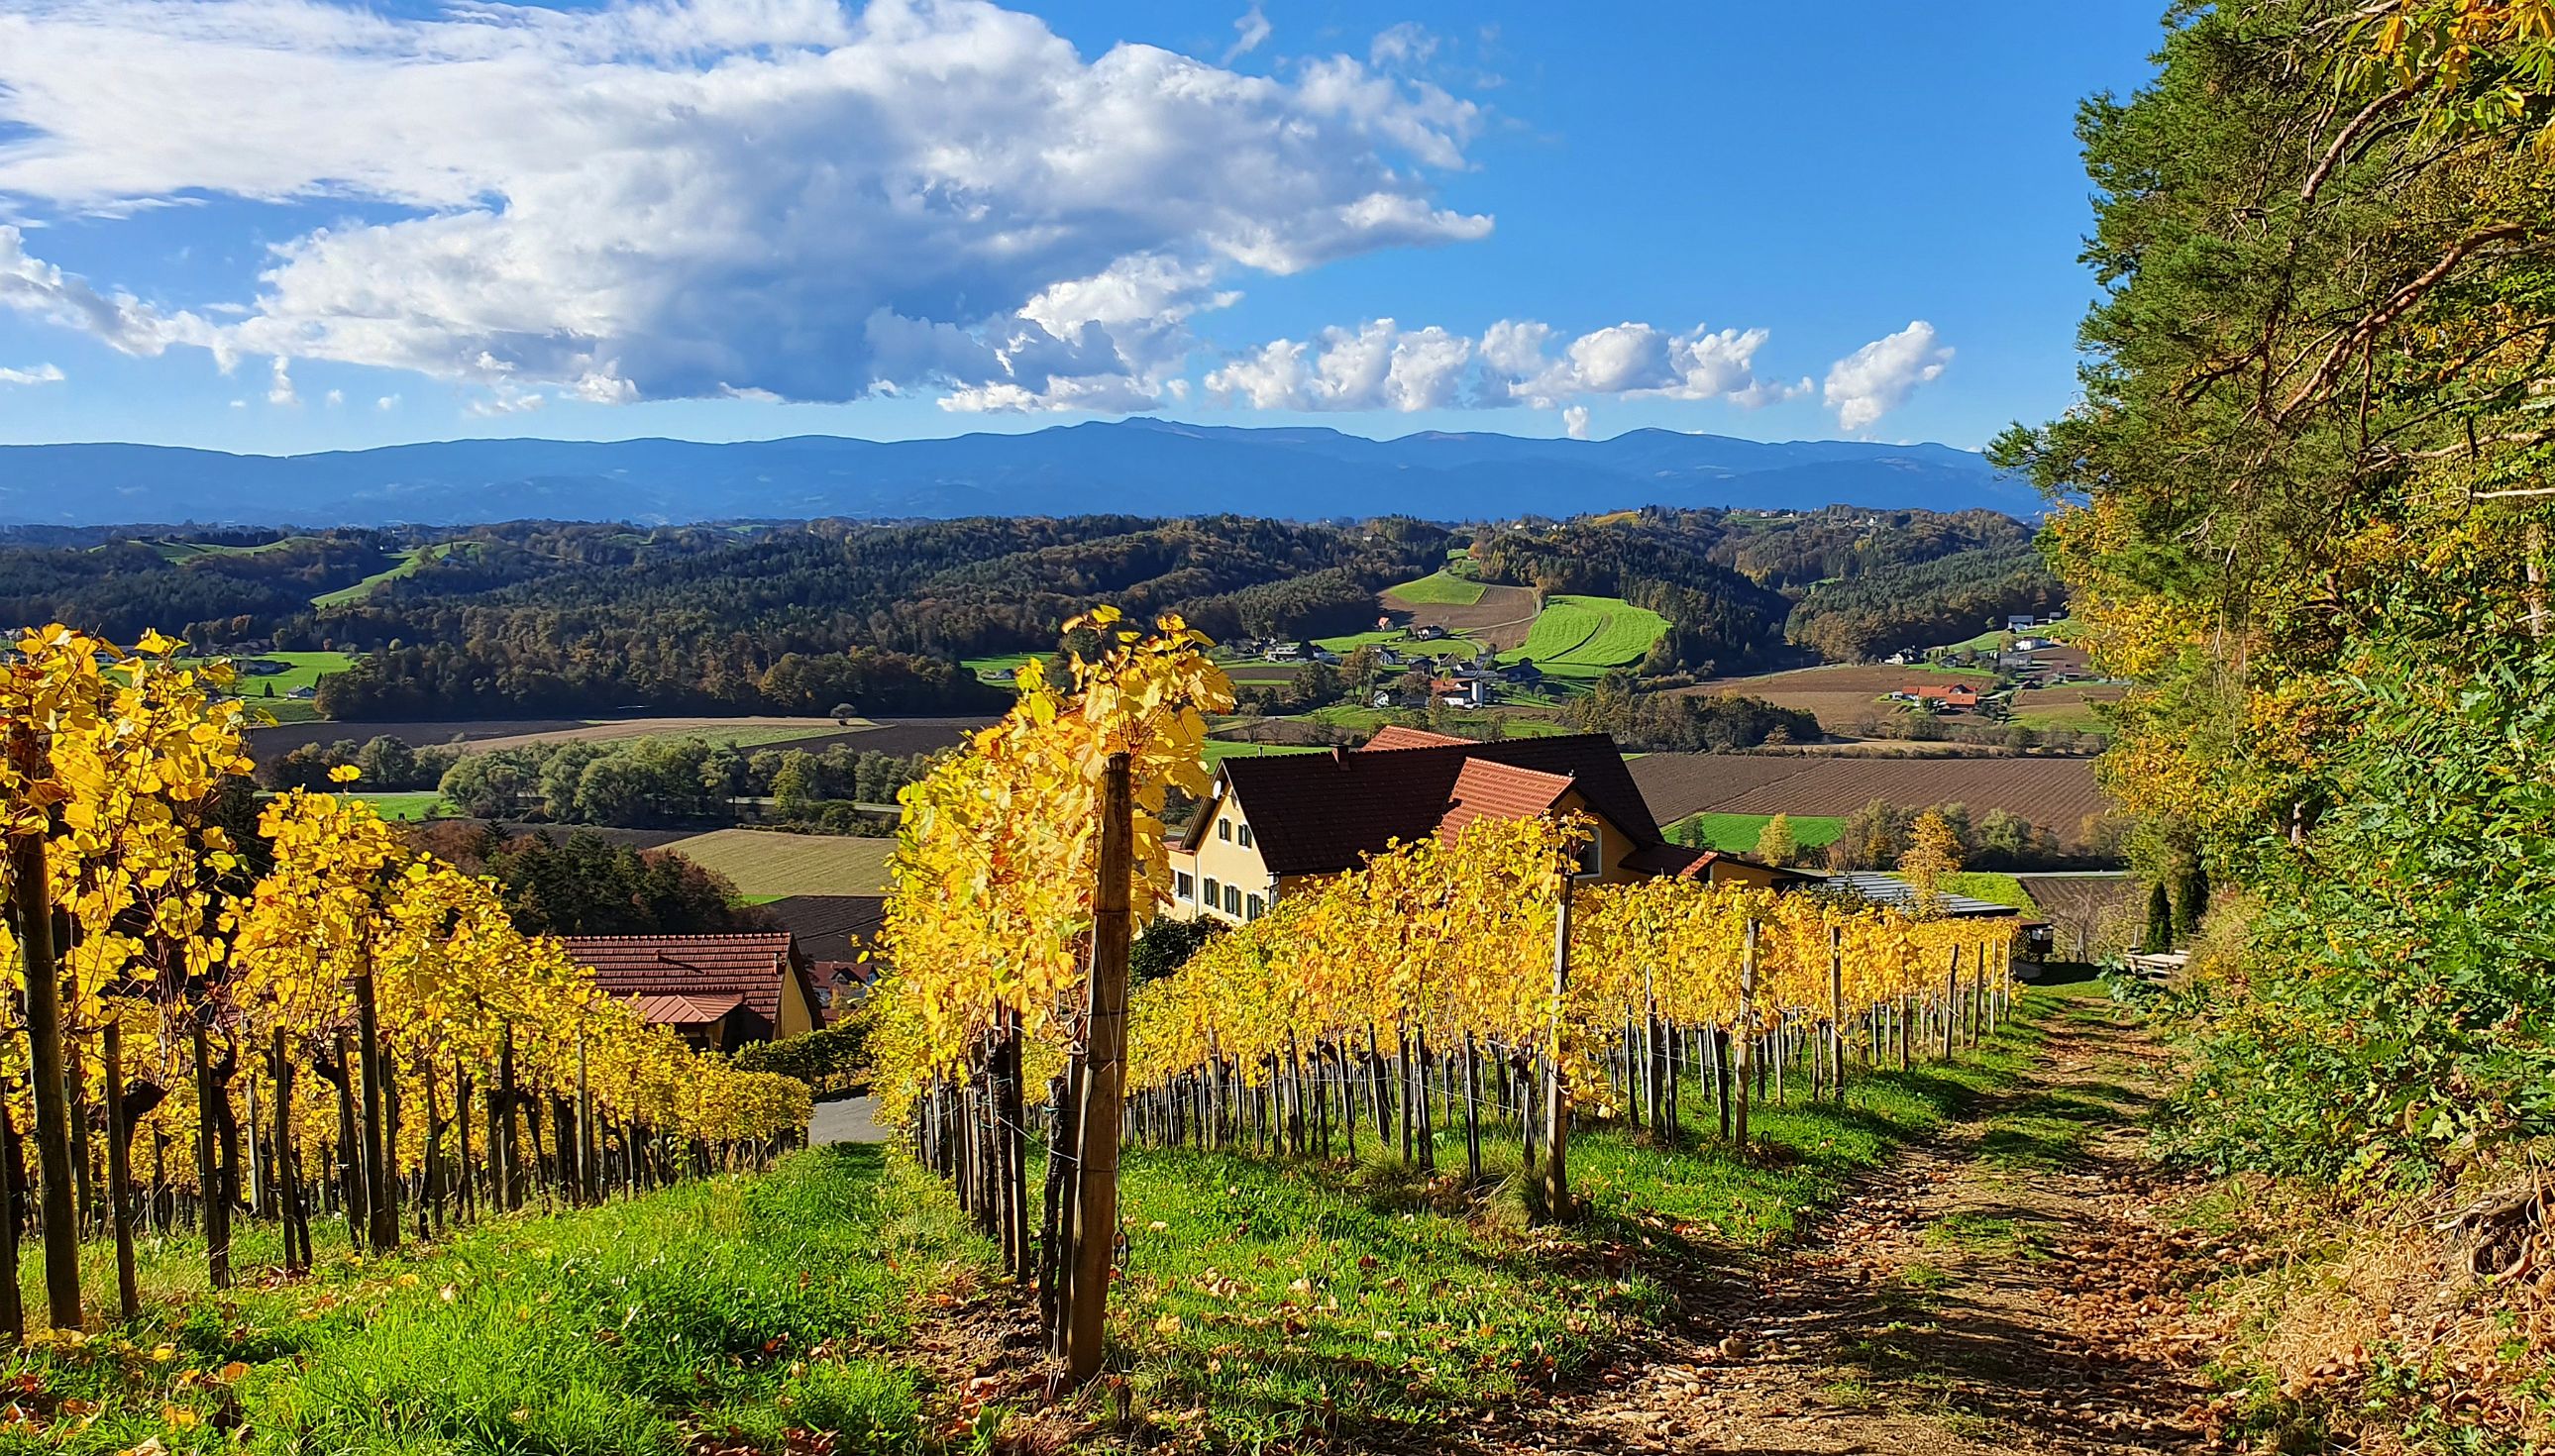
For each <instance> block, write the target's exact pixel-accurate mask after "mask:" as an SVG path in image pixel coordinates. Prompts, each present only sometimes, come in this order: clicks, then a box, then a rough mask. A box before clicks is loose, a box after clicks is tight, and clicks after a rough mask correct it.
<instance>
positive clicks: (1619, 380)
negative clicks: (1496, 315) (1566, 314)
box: [1482, 319, 1808, 410]
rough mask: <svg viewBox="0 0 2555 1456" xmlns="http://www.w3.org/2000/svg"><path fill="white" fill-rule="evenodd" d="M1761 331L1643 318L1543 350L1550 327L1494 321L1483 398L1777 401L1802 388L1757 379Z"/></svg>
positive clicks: (1552, 403) (1538, 402) (1486, 346)
mask: <svg viewBox="0 0 2555 1456" xmlns="http://www.w3.org/2000/svg"><path fill="white" fill-rule="evenodd" d="M1771 336H1772V335H1771V334H1770V333H1769V332H1768V331H1767V330H1765V329H1763V328H1750V329H1736V328H1724V329H1708V328H1705V327H1703V326H1702V325H1699V324H1698V325H1697V326H1696V327H1694V328H1693V329H1691V330H1688V331H1687V332H1684V333H1669V332H1668V331H1667V330H1665V329H1662V328H1658V327H1656V326H1654V325H1652V324H1647V323H1618V324H1613V325H1610V326H1608V327H1605V328H1600V329H1595V330H1592V331H1590V332H1588V333H1584V334H1581V335H1580V336H1579V337H1577V338H1575V339H1572V340H1570V341H1569V342H1568V343H1566V344H1564V345H1562V346H1561V347H1560V349H1559V351H1558V352H1557V353H1554V352H1551V351H1550V350H1551V344H1552V341H1553V339H1554V337H1555V335H1554V333H1553V330H1552V328H1551V326H1550V325H1548V324H1543V323H1537V322H1533V321H1531V320H1518V319H1502V320H1501V321H1500V322H1498V323H1494V324H1492V325H1491V326H1490V328H1489V330H1488V331H1486V332H1485V333H1484V334H1483V336H1482V360H1483V378H1482V386H1483V393H1484V398H1485V402H1486V403H1490V404H1520V405H1531V406H1534V407H1535V408H1537V409H1552V408H1554V407H1556V406H1559V405H1562V404H1564V403H1566V402H1567V401H1569V400H1571V399H1574V398H1577V397H1579V396H1583V395H1603V396H1609V397H1615V398H1626V399H1642V398H1647V399H1663V400H1722V401H1726V402H1728V403H1730V404H1735V405H1738V406H1741V407H1742V408H1744V409H1752V410H1753V409H1757V408H1759V407H1761V406H1764V405H1770V404H1777V403H1780V402H1781V401H1783V400H1787V399H1790V398H1792V397H1793V396H1794V395H1796V394H1799V393H1800V392H1802V391H1803V390H1806V389H1807V388H1808V381H1806V380H1804V381H1802V382H1801V383H1800V384H1799V385H1797V386H1795V385H1787V384H1785V383H1783V382H1782V381H1780V380H1766V379H1761V378H1759V377H1758V374H1757V368H1756V357H1757V351H1758V350H1759V349H1761V348H1763V347H1764V344H1765V340H1766V339H1768V338H1770V337H1771Z"/></svg>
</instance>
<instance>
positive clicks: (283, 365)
mask: <svg viewBox="0 0 2555 1456" xmlns="http://www.w3.org/2000/svg"><path fill="white" fill-rule="evenodd" d="M266 402H267V403H268V404H270V405H289V406H298V405H300V404H301V403H302V396H301V395H299V394H297V393H295V392H294V388H293V368H292V361H291V360H288V359H286V358H284V357H283V356H281V355H278V356H277V357H276V361H275V382H274V383H272V384H270V385H268V386H267V387H266Z"/></svg>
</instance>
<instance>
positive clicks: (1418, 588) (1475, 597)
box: [1385, 570, 1482, 607]
mask: <svg viewBox="0 0 2555 1456" xmlns="http://www.w3.org/2000/svg"><path fill="white" fill-rule="evenodd" d="M1385 592H1386V594H1387V595H1389V596H1393V597H1397V598H1399V599H1400V600H1402V601H1405V602H1408V603H1410V604H1411V605H1413V606H1425V607H1469V606H1471V605H1473V604H1474V603H1475V602H1478V601H1480V600H1481V599H1482V583H1480V582H1479V581H1476V580H1474V579H1472V578H1471V577H1469V576H1457V575H1454V574H1453V573H1451V572H1448V571H1443V570H1439V571H1431V572H1429V573H1428V574H1427V575H1425V576H1422V577H1420V578H1419V579H1418V580H1416V581H1405V582H1403V583H1401V584H1400V585H1399V586H1392V587H1387V588H1385Z"/></svg>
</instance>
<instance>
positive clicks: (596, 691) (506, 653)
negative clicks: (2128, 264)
mask: <svg viewBox="0 0 2555 1456" xmlns="http://www.w3.org/2000/svg"><path fill="white" fill-rule="evenodd" d="M2030 538H2031V529H2030V528H2029V527H2027V526H2025V525H2023V524H2022V523H2021V522H2018V521H2015V520H2013V519H2012V518H2010V517H2007V516H2002V515H1998V514H1996V513H1994V512H1989V511H1967V512H1962V513H1958V514H1952V515H1939V514H1934V513H1928V512H1909V511H1902V512H1878V513H1876V512H1871V511H1866V510H1860V509H1855V508H1850V507H1832V508H1829V509H1826V510H1821V511H1815V512H1805V513H1792V514H1781V515H1765V514H1755V513H1741V512H1727V511H1718V510H1711V511H1679V510H1667V509H1653V510H1645V511H1639V512H1624V513H1618V514H1615V515H1610V516H1596V517H1585V518H1580V519H1577V520H1572V521H1567V522H1559V523H1549V522H1527V523H1520V524H1515V525H1512V526H1508V527H1503V528H1463V529H1456V530H1449V529H1448V528H1444V527H1439V526H1433V525H1428V524H1425V523H1421V522H1416V521H1411V520H1407V519H1400V518H1387V519H1381V520H1372V521H1366V522H1361V523H1327V524H1314V525H1305V524H1298V523H1293V522H1285V521H1277V520H1267V519H1260V518H1253V517H1241V516H1215V517H1203V518H1197V519H1188V520H1169V521H1165V520H1157V519H1153V518H1146V517H1136V516H1079V517H1072V518H1067V519H1047V518H1018V519H999V518H975V519H969V520H960V521H934V522H920V523H908V524H903V525H874V524H868V523H862V522H853V521H830V520H828V521H806V522H738V523H730V524H725V525H708V526H680V527H660V528H654V529H643V528H636V527H632V526H628V525H623V524H614V523H575V522H548V521H523V522H514V523H509V524H506V525H502V526H482V527H470V528H464V529H459V530H444V531H426V530H407V531H402V532H396V533H393V532H330V533H324V534H319V535H295V534H291V533H285V532H265V533H249V534H232V535H222V534H211V535H207V534H204V533H201V532H194V533H188V532H183V531H180V532H174V533H171V532H170V531H169V529H167V528H150V529H149V530H148V534H146V532H145V531H144V530H142V529H137V530H136V531H135V532H133V533H129V534H116V533H61V532H46V533H26V534H24V535H23V536H22V537H21V538H20V539H18V540H16V541H15V542H0V606H5V609H6V610H7V611H8V612H10V613H12V614H14V620H18V621H24V622H40V621H49V620H62V621H68V622H74V623H79V624H83V625H86V626H92V627H97V628H101V629H104V630H109V631H114V632H120V633H123V634H126V635H133V634H138V633H140V632H141V631H143V630H145V629H147V628H151V627H158V628H161V629H163V630H167V631H172V632H177V633H180V634H182V635H183V636H184V637H185V638H186V639H187V640H188V641H190V642H193V643H195V644H197V645H198V646H199V647H200V648H204V649H214V648H222V647H228V646H230V645H233V644H238V643H242V642H270V643H272V644H273V645H274V646H275V647H278V648H284V649H315V648H321V647H326V648H332V649H336V650H339V651H343V652H346V653H350V654H353V655H355V656H356V658H357V660H358V661H357V662H356V664H355V666H354V667H353V668H352V669H351V670H348V671H342V672H334V673H332V674H331V675H329V676H327V677H326V678H324V679H323V680H322V682H321V683H320V685H319V697H318V703H317V706H318V709H319V710H320V711H321V712H322V713H324V714H325V715H327V716H329V717H333V718H341V719H347V720H351V721H364V720H370V721H377V722H379V721H394V720H402V719H429V718H451V717H474V716H476V717H508V716H520V715H527V714H532V715H539V714H591V713H598V712H611V711H616V710H629V709H645V710H657V711H667V712H680V713H709V714H738V713H757V712H769V713H795V714H811V713H812V714H821V713H828V712H831V711H832V710H833V708H834V707H835V706H836V705H837V704H841V703H847V702H848V703H852V704H855V705H857V706H859V707H860V708H861V709H862V710H863V711H868V712H878V713H888V714H910V713H943V712H975V711H981V710H985V709H988V708H992V707H995V706H999V704H1000V703H1001V702H1002V701H1003V695H1002V694H1001V693H1000V692H999V691H998V690H993V689H989V688H987V687H986V686H985V684H984V683H983V682H981V681H979V680H978V678H977V676H976V674H974V673H972V672H969V671H966V670H963V669H962V668H961V667H959V663H960V660H962V659H966V658H971V657H986V656H999V655H1002V654H1008V653H1020V652H1044V651H1048V650H1050V649H1052V648H1053V647H1054V646H1055V643H1056V637H1057V631H1058V628H1059V627H1060V625H1061V624H1062V623H1063V622H1064V620H1065V619H1066V618H1068V617H1070V616H1072V615H1073V614H1074V613H1076V612H1078V611H1081V610H1083V609H1085V608H1087V607H1089V606H1091V605H1092V604H1094V603H1096V602H1100V601H1109V602H1112V603H1115V604H1117V605H1118V606H1120V607H1121V608H1122V609H1124V610H1126V611H1128V612H1129V613H1131V614H1136V615H1139V616H1150V615H1152V614H1155V613H1158V612H1163V611H1176V612H1178V613H1180V614H1181V615H1182V616H1184V617H1185V618H1187V619H1188V620H1189V621H1190V622H1191V623H1193V624H1195V625H1196V626H1197V627H1198V628H1200V629H1201V630H1202V631H1204V632H1206V633H1207V634H1208V635H1209V636H1210V637H1212V638H1214V639H1216V640H1218V641H1235V640H1244V639H1256V638H1312V637H1324V636H1338V635H1345V634H1353V633H1357V632H1359V631H1362V630H1365V629H1367V628H1370V627H1372V626H1373V625H1374V621H1375V618H1376V616H1377V615H1378V612H1379V605H1378V602H1377V593H1378V591H1379V590H1381V589H1383V588H1386V587H1390V586H1393V585H1396V584H1399V583H1401V582H1406V581H1409V580H1411V579H1413V578H1415V577H1420V576H1424V575H1426V574H1428V573H1429V572H1431V571H1433V570H1435V569H1436V568H1438V567H1439V566H1441V565H1442V564H1444V563H1445V561H1446V560H1447V557H1448V553H1449V551H1450V550H1455V551H1465V550H1466V548H1467V547H1469V552H1468V553H1469V557H1470V560H1469V563H1468V566H1467V569H1468V570H1469V571H1470V572H1471V573H1472V574H1473V575H1474V576H1476V577H1478V578H1479V579H1481V580H1483V581H1486V582H1497V583H1504V584H1508V585H1514V586H1521V587H1527V588H1532V589H1535V590H1536V591H1538V592H1541V593H1545V594H1579V595H1588V596H1595V597H1603V598H1621V599H1623V600H1624V601H1626V602H1628V603H1630V604H1631V606H1633V607H1635V608H1638V609H1641V610H1643V611H1646V612H1651V613H1656V614H1657V615H1658V616H1659V617H1661V618H1664V619H1665V620H1666V622H1667V624H1668V627H1667V630H1666V631H1665V632H1664V633H1663V634H1661V635H1660V636H1659V638H1658V639H1657V641H1656V642H1655V644H1653V645H1652V647H1651V648H1650V651H1649V653H1648V655H1647V658H1646V659H1645V660H1644V661H1642V663H1641V664H1640V667H1641V670H1642V672H1643V673H1644V674H1647V675H1650V676H1658V675H1662V674H1684V675H1685V676H1686V677H1688V678H1690V679H1698V678H1703V677H1709V676H1713V675H1716V674H1731V673H1741V672H1749V671H1755V670H1759V669H1763V668H1767V667H1787V666H1794V665H1797V664H1800V663H1803V662H1807V661H1811V660H1813V659H1812V657H1811V653H1816V654H1818V655H1822V656H1825V657H1827V658H1830V659H1834V660H1855V659H1862V658H1870V657H1877V656H1880V655H1883V654H1886V653H1887V652H1890V651H1893V650H1896V649H1897V648H1900V647H1906V646H1923V645H1929V644H1932V643H1939V642H1944V641H1950V640H1956V639H1958V638H1961V637H1966V636H1969V635H1972V634H1975V633H1977V632H1978V631H1980V630H1981V629H1982V628H1983V627H1984V626H1986V625H1987V624H1988V623H1990V622H1992V621H1994V620H1995V619H1996V618H1997V616H1998V615H1999V614H2001V613H2004V612H2007V611H2035V612H2036V611H2042V610H2047V609H2048V608H2050V607H2052V606H2054V605H2055V604H2056V602H2057V600H2058V596H2059V593H2058V589H2057V587H2056V584H2055V582H2054V581H2053V580H2052V579H2051V578H2049V577H2048V575H2047V574H2046V572H2045V571H2044V570H2042V569H2041V567H2040V566H2039V564H2038V561H2037V558H2036V557H2035V556H2034V555H2033V553H2032V547H2031V546H2030V545H2029V543H2030ZM1804 649H1807V650H1808V651H1805V650H1804Z"/></svg>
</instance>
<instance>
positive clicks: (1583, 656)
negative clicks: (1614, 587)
mask: <svg viewBox="0 0 2555 1456" xmlns="http://www.w3.org/2000/svg"><path fill="white" fill-rule="evenodd" d="M1667 630H1668V624H1667V619H1666V618H1664V617H1661V616H1660V615H1659V614H1657V613H1656V612H1650V611H1645V610H1643V609H1642V608H1640V607H1637V606H1634V605H1633V604H1632V603H1630V602H1627V601H1625V600H1623V599H1622V598H1620V597H1604V596H1555V597H1550V598H1548V599H1546V600H1545V602H1544V604H1543V610H1542V611H1541V612H1540V613H1538V614H1537V615H1536V616H1535V619H1534V625H1533V626H1532V627H1530V628H1528V629H1527V630H1526V635H1525V641H1524V642H1522V643H1521V644H1520V645H1519V646H1517V647H1516V648H1513V649H1510V650H1508V651H1506V652H1503V653H1502V654H1500V656H1501V657H1502V658H1503V659H1506V660H1509V661H1516V660H1519V659H1531V660H1532V661H1533V663H1534V665H1535V666H1536V667H1541V668H1542V669H1543V670H1545V671H1546V672H1558V673H1560V674H1562V675H1564V676H1590V677H1593V676H1597V675H1600V674H1602V673H1604V672H1606V671H1607V670H1609V669H1611V668H1615V667H1630V666H1632V665H1634V664H1636V663H1639V662H1640V661H1641V660H1642V657H1643V656H1644V655H1646V654H1647V653H1648V652H1649V650H1650V645H1651V644H1653V643H1655V642H1657V641H1658V640H1659V638H1660V636H1661V635H1662V634H1664V633H1665V632H1666V631H1667Z"/></svg>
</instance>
